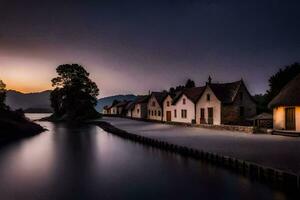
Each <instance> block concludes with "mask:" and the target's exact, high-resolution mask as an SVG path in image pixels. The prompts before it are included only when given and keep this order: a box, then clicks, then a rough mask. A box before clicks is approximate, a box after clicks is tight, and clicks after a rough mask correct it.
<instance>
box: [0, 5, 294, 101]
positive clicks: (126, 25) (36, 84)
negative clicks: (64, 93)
mask: <svg viewBox="0 0 300 200" xmlns="http://www.w3.org/2000/svg"><path fill="white" fill-rule="evenodd" d="M296 61H298V62H299V61H300V2H299V1H298V3H297V1H288V0H273V1H272V0H269V1H267V0H257V1H256V0H249V1H247V0H239V1H235V0H223V1H221V0H220V1H218V0H202V1H201V0H198V1H197V0H168V1H167V0H166V1H164V0H157V1H156V0H152V1H150V0H139V1H138V0H127V1H125V0H119V1H116V0H102V1H101V0H99V1H92V0H82V1H79V0H68V1H63V0H61V1H56V0H51V1H50V0H49V1H42V0H39V1H33V0H19V1H16V0H0V79H3V80H4V81H5V82H6V83H7V85H8V88H11V89H17V90H20V91H23V92H35V91H41V90H45V89H50V88H51V84H50V80H51V78H52V77H54V76H55V68H56V67H57V66H58V65H59V64H63V63H79V64H82V65H84V66H85V67H86V68H87V70H88V71H89V72H90V73H91V77H92V79H93V80H94V81H95V82H96V83H97V84H98V86H99V88H100V91H101V95H100V96H101V97H103V96H108V95H113V94H119V93H122V94H126V93H135V94H137V93H147V92H148V90H161V89H168V88H169V87H170V86H174V85H178V84H182V83H184V82H185V80H186V79H187V78H192V79H194V80H195V82H196V84H197V85H202V84H204V83H205V81H206V80H207V77H208V76H209V75H211V76H212V78H213V81H218V82H225V81H234V80H239V79H241V78H243V79H244V80H245V82H246V84H247V85H248V87H249V90H250V92H251V93H252V94H254V93H261V92H265V90H266V89H267V88H268V82H267V80H268V78H269V76H270V75H272V74H274V73H275V72H276V71H277V70H278V69H279V68H280V67H282V66H285V65H288V64H292V63H293V62H296Z"/></svg>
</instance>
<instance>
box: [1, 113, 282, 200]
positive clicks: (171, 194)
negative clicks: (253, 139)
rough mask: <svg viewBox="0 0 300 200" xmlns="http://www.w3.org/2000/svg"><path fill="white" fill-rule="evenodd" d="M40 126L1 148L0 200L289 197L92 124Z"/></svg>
mask: <svg viewBox="0 0 300 200" xmlns="http://www.w3.org/2000/svg"><path fill="white" fill-rule="evenodd" d="M28 116H29V117H30V118H32V119H37V118H40V117H42V116H41V115H37V114H34V115H33V114H32V115H28ZM40 124H41V125H42V126H44V127H46V128H48V129H49V131H47V132H45V133H42V134H40V135H37V136H34V137H31V138H27V139H23V140H20V141H17V142H14V143H10V144H6V145H3V146H1V147H0V199H1V200H10V199H12V200H14V199H22V200H30V199H42V200H48V199H49V200H50V199H51V200H52V199H243V200H244V199H287V196H286V195H285V194H283V193H281V192H279V191H274V190H273V189H271V188H269V187H267V186H265V185H263V184H261V183H258V182H253V181H250V180H249V179H247V178H244V177H242V176H239V175H236V174H234V173H231V172H230V171H227V170H224V169H222V168H219V167H214V166H212V165H209V164H206V163H202V162H200V161H195V160H192V159H185V158H183V157H181V156H178V155H176V154H172V153H167V152H164V151H160V150H157V149H154V148H151V147H147V146H143V145H141V144H137V143H134V142H131V141H128V140H124V139H122V138H119V137H117V136H114V135H112V134H109V133H106V132H105V131H103V130H101V129H100V128H98V127H96V126H81V127H79V126H78V127H76V126H74V125H73V126H68V125H65V124H52V123H49V122H40Z"/></svg>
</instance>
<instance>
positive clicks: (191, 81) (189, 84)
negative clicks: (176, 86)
mask: <svg viewBox="0 0 300 200" xmlns="http://www.w3.org/2000/svg"><path fill="white" fill-rule="evenodd" d="M193 87H195V82H194V81H193V80H191V79H188V80H187V81H186V83H185V88H193Z"/></svg>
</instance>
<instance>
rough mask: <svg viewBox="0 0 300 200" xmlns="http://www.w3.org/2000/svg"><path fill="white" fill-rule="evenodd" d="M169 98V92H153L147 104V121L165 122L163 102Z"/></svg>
mask: <svg viewBox="0 0 300 200" xmlns="http://www.w3.org/2000/svg"><path fill="white" fill-rule="evenodd" d="M166 97H167V92H152V93H151V95H150V97H149V101H148V104H147V108H148V115H147V119H150V120H157V121H162V120H163V114H164V109H163V108H164V107H163V101H164V99H165V98H166Z"/></svg>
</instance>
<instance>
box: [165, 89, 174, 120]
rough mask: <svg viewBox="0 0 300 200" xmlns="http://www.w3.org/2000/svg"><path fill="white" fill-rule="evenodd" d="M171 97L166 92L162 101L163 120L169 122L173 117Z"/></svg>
mask: <svg viewBox="0 0 300 200" xmlns="http://www.w3.org/2000/svg"><path fill="white" fill-rule="evenodd" d="M172 102H173V97H172V96H171V95H170V94H168V95H167V97H165V99H164V101H163V121H164V122H171V121H172V119H173V118H174V106H173V105H172Z"/></svg>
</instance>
